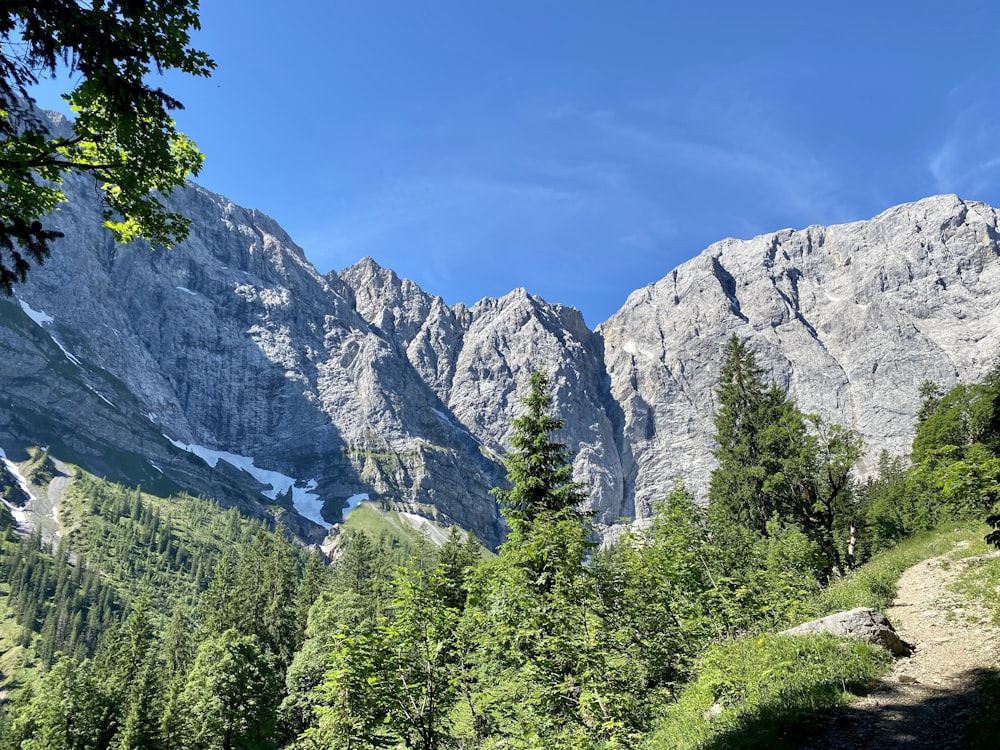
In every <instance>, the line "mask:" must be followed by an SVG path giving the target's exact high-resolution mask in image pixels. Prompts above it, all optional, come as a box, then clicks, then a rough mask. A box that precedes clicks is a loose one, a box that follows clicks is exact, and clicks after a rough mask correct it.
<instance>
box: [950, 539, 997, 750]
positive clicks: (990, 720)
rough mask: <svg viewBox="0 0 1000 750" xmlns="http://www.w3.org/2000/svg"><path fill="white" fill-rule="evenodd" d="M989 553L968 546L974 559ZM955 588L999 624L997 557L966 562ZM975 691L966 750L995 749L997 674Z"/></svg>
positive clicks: (979, 546) (976, 545)
mask: <svg viewBox="0 0 1000 750" xmlns="http://www.w3.org/2000/svg"><path fill="white" fill-rule="evenodd" d="M988 551H993V552H995V551H996V550H994V549H992V548H987V546H986V544H985V542H983V541H982V539H979V540H978V543H974V544H970V545H969V549H968V553H969V555H973V556H974V555H980V554H985V553H986V552H988ZM954 589H955V591H957V592H958V593H960V594H962V595H963V596H967V597H969V598H970V599H973V600H975V601H978V602H980V603H982V604H983V605H984V606H985V607H987V608H988V609H989V611H990V614H991V620H992V622H993V625H1000V558H993V559H990V560H972V561H969V563H967V564H966V566H965V568H964V569H963V570H962V572H961V574H960V575H959V577H958V580H957V581H956V582H955V584H954ZM976 692H977V694H978V697H979V700H980V704H979V706H978V709H977V710H976V711H975V713H974V714H973V717H972V727H971V729H970V733H969V738H968V741H967V746H968V748H969V750H995V748H996V747H997V737H1000V674H998V673H996V672H994V673H992V674H987V675H984V676H983V678H982V680H981V681H980V683H979V686H978V688H977V691H976Z"/></svg>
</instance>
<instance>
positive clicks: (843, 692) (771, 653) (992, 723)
mask: <svg viewBox="0 0 1000 750" xmlns="http://www.w3.org/2000/svg"><path fill="white" fill-rule="evenodd" d="M986 531H987V529H986V527H985V526H984V525H982V524H978V523H972V522H968V521H966V522H951V523H946V524H942V525H941V526H939V527H938V528H937V529H934V530H933V531H928V532H924V533H921V534H917V535H915V536H913V537H911V538H909V539H906V540H904V541H903V542H902V543H900V544H899V545H898V546H896V547H894V548H893V549H891V550H886V551H885V552H882V553H879V554H878V555H876V556H875V557H874V558H872V560H870V561H869V562H868V563H867V564H865V565H863V566H862V567H860V568H859V569H858V570H856V571H854V572H852V573H851V574H850V575H848V576H846V577H845V578H843V579H842V580H840V581H837V582H836V583H834V584H833V585H831V586H830V587H829V588H827V589H826V590H825V591H823V592H821V593H820V594H819V595H818V596H817V597H816V598H815V599H814V600H813V601H812V602H811V603H810V604H809V605H808V606H807V609H809V610H812V611H814V612H815V614H816V616H822V615H827V614H831V613H834V612H840V611H844V610H849V609H854V608H855V607H873V608H875V609H880V610H884V609H885V608H887V607H888V606H889V605H890V604H891V603H892V600H893V598H894V597H895V595H896V586H897V583H898V581H899V576H900V575H901V574H902V572H903V571H904V570H906V569H907V568H909V567H911V566H912V565H915V564H916V563H918V562H920V561H921V560H926V559H928V558H931V557H937V556H939V555H949V556H950V557H952V558H953V559H958V558H962V557H970V556H976V555H979V554H982V553H983V552H985V551H986V549H985V544H984V543H983V541H982V538H983V535H984V534H985V533H986ZM989 563H992V565H991V564H988V563H973V565H975V566H976V567H974V568H972V569H970V571H969V573H968V576H967V577H968V582H967V583H965V584H963V585H965V586H967V587H970V588H969V591H970V593H972V594H973V595H976V596H980V597H986V596H988V595H991V596H992V597H993V598H994V599H993V601H994V604H992V605H991V606H993V607H994V612H998V608H1000V590H998V587H1000V560H995V561H989ZM994 565H995V567H994ZM985 570H988V571H989V572H988V573H986V574H984V571H985ZM963 580H965V577H963ZM973 586H974V587H975V589H974V590H973V588H971V587H973ZM891 663H892V659H891V657H890V656H889V654H888V653H887V652H886V651H884V650H883V649H881V648H877V647H874V646H870V645H868V644H865V643H859V642H854V641H848V640H841V639H837V638H833V637H829V636H827V637H817V636H812V637H794V638H793V637H787V636H778V635H761V636H757V637H754V638H745V639H741V640H737V641H733V642H728V643H719V644H716V645H714V646H712V647H710V648H709V649H708V651H707V652H706V654H705V655H704V656H703V658H702V660H701V662H700V664H699V666H698V669H697V672H696V677H695V678H694V679H693V680H692V681H691V682H690V683H689V684H688V685H687V686H685V687H684V688H683V689H682V690H681V692H680V694H679V696H678V700H677V702H676V703H674V704H672V705H670V706H668V707H666V709H665V711H664V715H663V719H662V720H661V721H660V723H659V724H658V726H657V727H656V729H655V730H654V731H653V732H652V733H651V734H650V735H649V738H648V740H647V744H646V748H647V750H668V749H669V750H686V749H691V750H694V749H696V748H697V749H699V750H722V749H723V748H739V749H740V750H756V749H757V748H760V749H761V750H764V749H765V748H766V749H767V750H782V749H786V748H787V749H788V750H790V749H791V748H798V747H801V746H802V745H803V743H807V742H808V740H809V739H810V734H809V733H810V731H818V730H821V729H822V728H823V727H824V726H825V722H824V721H822V720H821V719H823V718H825V717H826V716H828V715H829V714H830V713H831V712H832V710H833V709H834V708H836V707H837V706H840V705H843V704H845V703H847V702H849V701H850V700H851V698H852V697H853V696H854V695H856V694H859V693H863V692H864V691H865V690H866V689H867V688H868V687H869V686H870V685H872V684H873V683H874V681H875V680H876V679H877V678H878V676H879V675H880V674H881V673H882V672H883V671H885V670H886V669H888V667H889V665H890V664H891ZM982 699H983V701H984V707H989V708H990V711H989V712H986V711H984V712H983V715H982V717H981V722H980V724H981V726H980V727H977V729H976V731H977V732H978V735H977V736H981V737H982V738H983V739H982V742H984V743H986V744H980V745H973V746H972V747H974V748H977V750H978V749H980V748H981V749H982V750H985V748H995V747H996V739H995V738H996V737H997V736H998V733H1000V679H997V678H995V676H993V677H988V678H987V679H986V680H985V681H984V685H983V693H982Z"/></svg>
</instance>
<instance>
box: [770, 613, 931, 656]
mask: <svg viewBox="0 0 1000 750" xmlns="http://www.w3.org/2000/svg"><path fill="white" fill-rule="evenodd" d="M819 633H830V634H831V635H840V636H846V637H848V638H855V639H857V640H860V641H865V642H867V643H874V644H876V645H878V646H881V647H882V648H884V649H885V650H887V651H888V652H889V653H891V654H892V655H893V656H909V655H910V654H911V653H913V646H911V645H910V644H909V643H907V642H906V641H904V640H903V639H902V638H900V637H899V636H898V635H897V634H896V631H895V630H894V629H893V627H892V625H890V624H889V620H888V619H886V616H885V615H883V614H882V613H881V612H879V611H878V610H874V609H871V608H869V607H858V608H857V609H852V610H849V611H847V612H838V613H837V614H833V615H829V616H828V617H822V618H820V619H818V620H812V621H810V622H804V623H802V624H801V625H796V626H795V627H794V628H789V629H788V630H782V631H781V633H780V635H813V634H819Z"/></svg>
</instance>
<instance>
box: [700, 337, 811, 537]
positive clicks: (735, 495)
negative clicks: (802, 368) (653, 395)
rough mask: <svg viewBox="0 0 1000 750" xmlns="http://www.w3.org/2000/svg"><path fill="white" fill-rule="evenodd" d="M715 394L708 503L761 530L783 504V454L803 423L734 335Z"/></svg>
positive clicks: (802, 434) (800, 438)
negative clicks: (714, 462) (715, 462)
mask: <svg viewBox="0 0 1000 750" xmlns="http://www.w3.org/2000/svg"><path fill="white" fill-rule="evenodd" d="M715 395H716V399H717V401H718V404H719V405H718V410H717V411H716V414H715V442H716V450H715V457H716V459H717V460H718V462H719V464H718V466H717V468H716V469H715V470H714V471H713V472H712V477H711V480H710V484H709V490H708V498H709V505H710V507H712V508H713V511H715V512H723V513H725V515H726V516H727V517H728V518H730V519H732V520H735V521H736V522H738V523H741V524H743V525H744V526H747V527H748V528H751V529H754V530H756V531H757V532H758V533H761V534H763V533H765V531H766V528H767V522H768V521H769V520H770V519H771V517H772V516H773V515H775V514H776V513H781V512H782V510H783V507H782V506H783V504H784V502H785V500H786V496H787V483H788V480H790V479H792V477H789V476H788V475H787V474H786V471H783V469H784V468H785V467H784V466H783V465H782V458H783V457H784V456H787V455H788V454H789V453H791V452H793V446H795V445H796V444H799V445H801V443H802V441H803V439H804V437H805V434H806V429H805V423H804V421H803V420H802V415H801V413H800V412H799V411H798V410H797V409H795V407H794V406H793V405H792V404H791V403H790V402H789V401H788V400H787V399H786V398H785V396H784V394H783V393H782V392H781V391H780V390H779V389H778V387H777V386H776V385H774V384H773V383H772V384H768V383H766V382H765V380H764V370H763V368H762V367H761V366H760V365H759V364H757V358H756V356H755V354H754V352H753V349H751V348H750V346H749V345H748V344H746V343H745V342H742V341H740V340H739V339H738V338H737V337H736V336H735V335H733V336H730V338H729V341H728V342H727V343H726V349H725V359H724V361H723V364H722V369H721V370H720V372H719V385H718V387H717V388H716V392H715ZM783 495H785V497H783Z"/></svg>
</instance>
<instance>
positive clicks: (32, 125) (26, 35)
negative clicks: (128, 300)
mask: <svg viewBox="0 0 1000 750" xmlns="http://www.w3.org/2000/svg"><path fill="white" fill-rule="evenodd" d="M198 28H199V20H198V0H147V1H146V2H135V1H134V0H95V2H87V3H78V2H60V1H59V0H31V2H23V1H21V0H16V1H15V2H8V3H5V9H4V11H3V12H2V13H0V187H2V191H0V193H2V197H0V288H2V289H4V290H5V291H6V292H7V293H8V294H9V293H11V285H12V284H13V283H15V282H17V281H23V280H24V278H25V274H26V273H27V271H28V268H29V267H30V262H32V261H34V262H36V263H41V262H42V261H44V260H45V258H46V257H47V256H48V254H49V250H50V248H49V245H50V243H51V242H52V241H53V240H55V239H56V238H57V237H59V236H61V235H60V233H58V232H54V231H52V230H51V229H45V228H44V227H43V226H42V219H43V218H44V217H45V216H46V214H48V213H49V212H50V211H52V210H53V209H54V208H55V207H56V206H57V205H58V204H59V203H60V202H61V201H62V200H64V198H65V196H64V193H63V191H62V189H61V187H60V186H61V183H62V180H63V178H64V177H65V176H66V175H70V174H87V175H91V176H92V177H93V178H94V179H96V180H97V183H98V185H99V186H100V189H101V194H102V197H103V199H104V205H105V212H104V221H105V226H107V227H108V228H109V229H111V231H112V232H113V233H114V235H115V237H116V238H117V239H118V240H119V241H122V242H128V241H131V240H134V239H137V238H145V239H148V240H149V241H151V242H153V243H156V244H160V245H164V246H168V247H169V246H170V245H172V244H173V243H175V242H178V241H180V240H182V239H183V238H184V237H185V236H186V235H187V232H188V227H189V223H190V222H189V221H188V220H187V219H185V218H184V217H182V216H180V215H178V214H175V213H171V212H169V211H167V210H166V207H165V206H164V204H163V202H162V200H161V198H162V195H163V194H166V193H169V192H170V191H171V190H173V189H174V188H176V187H178V186H180V185H183V184H184V181H185V180H186V179H187V178H188V176H189V175H193V174H197V173H198V171H199V169H200V167H201V163H202V158H203V157H202V155H201V153H200V152H199V151H198V149H197V148H196V146H195V145H194V143H193V142H192V141H190V140H188V139H187V138H186V137H184V136H183V135H182V134H180V133H178V132H177V130H176V127H175V124H174V121H173V119H172V118H171V116H170V112H171V111H173V110H177V109H180V108H181V103H180V102H179V101H177V100H176V99H175V98H173V97H172V96H170V95H169V94H167V93H166V92H165V91H163V90H162V89H161V88H158V87H154V86H153V85H152V84H151V83H150V78H151V76H152V75H153V74H154V73H163V72H165V71H167V70H179V71H181V72H183V73H187V74H190V75H196V76H208V75H210V73H211V71H212V69H213V68H214V67H215V63H214V62H213V61H212V60H211V58H209V57H208V55H207V54H206V53H204V52H201V51H199V50H196V49H194V48H192V47H191V45H190V41H191V40H190V34H191V31H192V30H195V29H198ZM62 69H66V70H67V71H68V73H69V74H70V76H71V77H72V79H73V81H74V86H73V88H72V90H71V91H69V92H68V93H66V94H64V99H65V100H66V102H67V103H68V104H69V106H70V108H71V110H72V111H73V113H74V115H75V122H74V124H73V133H72V134H65V133H55V132H53V131H52V130H51V129H50V127H49V125H48V124H47V123H46V121H45V120H44V119H43V118H42V117H41V116H40V114H39V112H38V111H37V109H36V108H35V102H34V99H33V98H32V96H31V87H32V86H34V85H35V84H37V83H38V82H39V80H41V79H43V78H55V77H56V76H57V75H58V74H59V73H60V71H61V70H62Z"/></svg>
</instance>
